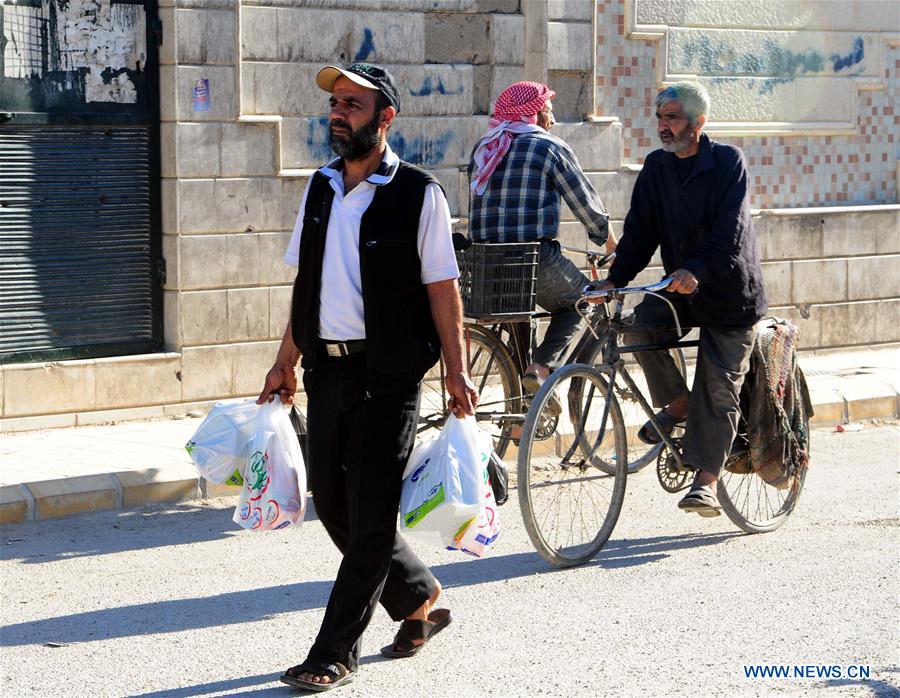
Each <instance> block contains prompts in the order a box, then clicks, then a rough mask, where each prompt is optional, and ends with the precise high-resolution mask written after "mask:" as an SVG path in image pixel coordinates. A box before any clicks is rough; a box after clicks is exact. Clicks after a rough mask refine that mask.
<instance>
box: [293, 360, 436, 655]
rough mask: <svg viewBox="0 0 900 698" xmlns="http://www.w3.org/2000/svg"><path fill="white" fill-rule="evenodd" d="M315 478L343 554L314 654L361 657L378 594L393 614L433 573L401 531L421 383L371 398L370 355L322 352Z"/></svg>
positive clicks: (314, 399) (316, 383)
mask: <svg viewBox="0 0 900 698" xmlns="http://www.w3.org/2000/svg"><path fill="white" fill-rule="evenodd" d="M303 384H304V387H305V388H306V393H307V397H308V404H307V412H308V414H307V419H308V429H309V444H308V455H309V484H310V489H311V490H312V493H313V501H314V503H315V507H316V513H317V514H318V516H319V519H320V520H321V521H322V524H323V525H324V526H325V530H326V531H328V535H329V536H331V539H332V540H333V541H334V544H335V545H336V546H337V547H338V549H339V550H340V551H341V553H343V556H344V558H343V560H342V562H341V566H340V568H339V569H338V573H337V578H336V579H335V582H334V587H333V588H332V590H331V596H330V598H329V599H328V606H327V607H326V609H325V617H324V618H323V620H322V626H321V628H320V629H319V634H318V636H317V637H316V641H315V643H314V644H313V647H312V649H311V650H310V652H309V655H308V659H309V660H312V661H324V662H329V663H330V662H341V663H342V664H344V665H345V666H347V668H349V669H350V670H351V671H355V670H356V668H357V667H358V665H359V655H360V641H361V638H362V634H363V631H364V630H365V629H366V626H367V625H368V624H369V621H370V620H371V618H372V613H373V612H374V611H375V605H376V604H377V603H378V602H379V601H380V602H381V605H382V606H384V608H385V610H387V612H388V614H389V615H390V616H391V618H393V619H394V620H396V621H399V620H402V619H403V618H405V617H406V616H408V615H409V614H410V613H412V612H413V611H415V610H416V609H417V608H419V606H421V605H422V604H423V603H425V601H427V600H428V599H429V597H430V596H431V595H432V594H433V593H434V591H435V589H436V588H437V587H436V581H435V578H434V576H433V575H432V574H431V572H430V571H429V570H428V568H427V567H425V565H423V564H422V562H421V561H420V560H419V558H418V557H416V555H415V553H413V551H412V550H411V549H410V548H409V546H408V545H407V544H406V542H405V541H404V540H403V539H402V538H401V537H400V535H399V534H398V533H397V513H398V510H399V508H400V486H401V479H400V478H401V475H402V474H403V469H404V467H405V466H406V461H407V459H408V458H409V454H410V452H411V451H412V447H413V443H414V441H415V436H416V423H417V420H418V415H419V391H420V386H419V385H415V386H412V387H408V388H405V389H401V390H398V391H397V392H394V393H389V394H381V395H375V396H371V397H369V398H367V397H366V369H365V354H364V353H360V354H354V355H352V356H346V357H338V358H331V357H324V358H323V359H322V360H321V361H319V362H317V364H316V366H315V368H314V369H313V370H311V371H306V372H304V374H303Z"/></svg>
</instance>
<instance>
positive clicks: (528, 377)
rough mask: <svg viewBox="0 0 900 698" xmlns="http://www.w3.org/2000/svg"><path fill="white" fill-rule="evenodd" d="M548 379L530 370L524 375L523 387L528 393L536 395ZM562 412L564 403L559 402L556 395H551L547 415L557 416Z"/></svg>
mask: <svg viewBox="0 0 900 698" xmlns="http://www.w3.org/2000/svg"><path fill="white" fill-rule="evenodd" d="M546 380H547V379H546V378H541V377H540V376H539V375H538V374H536V373H533V372H529V373H526V374H525V375H524V376H522V388H523V389H524V390H525V392H526V393H528V394H529V395H532V396H534V395H537V392H538V390H540V389H541V386H542V385H543V384H544V383H545V382H546ZM560 414H562V405H561V404H560V403H559V400H558V399H557V398H556V395H551V396H550V399H549V400H547V416H548V417H556V416H558V415H560Z"/></svg>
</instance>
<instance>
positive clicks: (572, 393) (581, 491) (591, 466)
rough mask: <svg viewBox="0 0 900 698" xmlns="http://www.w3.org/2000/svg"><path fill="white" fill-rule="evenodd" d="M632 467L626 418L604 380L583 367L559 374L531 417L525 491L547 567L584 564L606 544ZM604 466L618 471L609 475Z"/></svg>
mask: <svg viewBox="0 0 900 698" xmlns="http://www.w3.org/2000/svg"><path fill="white" fill-rule="evenodd" d="M573 405H575V406H574V407H573ZM604 413H605V414H606V422H605V425H604V424H603V419H604ZM625 462H626V443H625V428H624V425H623V423H622V415H621V412H620V411H619V405H618V401H617V400H616V397H615V395H610V393H609V389H608V384H607V381H606V378H605V377H604V375H603V373H601V372H600V371H598V370H596V369H594V368H592V367H590V366H585V365H582V364H569V365H567V366H564V367H563V368H561V369H559V370H558V371H556V372H555V373H553V374H552V375H551V376H550V378H549V379H548V380H547V381H546V382H545V383H544V384H543V386H541V389H540V390H539V391H538V392H537V394H536V395H535V396H534V400H533V401H532V404H531V408H530V409H529V410H528V415H527V416H526V418H525V424H524V426H523V428H522V438H521V440H520V441H519V462H518V486H517V489H518V494H519V506H520V508H521V510H522V518H523V520H524V522H525V528H526V530H527V531H528V536H529V538H530V539H531V542H532V544H533V545H534V547H535V549H536V550H537V551H538V553H540V555H541V557H543V558H544V559H545V560H547V562H549V563H551V564H553V565H557V566H559V567H570V566H573V565H578V564H581V563H584V562H587V561H588V560H590V559H591V558H592V557H593V556H594V555H596V554H597V552H599V550H600V549H601V548H602V547H603V546H604V545H605V544H606V541H607V540H608V539H609V536H610V535H611V534H612V531H613V529H614V528H615V525H616V521H617V520H618V518H619V513H620V511H621V510H622V501H623V500H624V498H625V484H626V480H627V473H626V470H625ZM601 463H603V464H605V463H617V464H618V465H617V466H616V467H615V471H614V472H613V473H612V474H608V473H605V472H603V470H601V469H600V467H599V464H601Z"/></svg>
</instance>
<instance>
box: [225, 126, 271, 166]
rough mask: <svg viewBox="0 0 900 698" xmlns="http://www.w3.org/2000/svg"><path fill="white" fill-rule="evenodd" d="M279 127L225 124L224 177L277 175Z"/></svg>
mask: <svg viewBox="0 0 900 698" xmlns="http://www.w3.org/2000/svg"><path fill="white" fill-rule="evenodd" d="M276 126H277V125H276V124H252V123H232V124H222V129H221V131H222V133H221V139H222V140H221V146H222V148H221V150H222V158H221V175H222V176H223V177H250V176H252V175H270V176H272V175H274V174H276V173H275V129H276Z"/></svg>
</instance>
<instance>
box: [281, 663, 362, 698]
mask: <svg viewBox="0 0 900 698" xmlns="http://www.w3.org/2000/svg"><path fill="white" fill-rule="evenodd" d="M304 673H306V674H313V675H315V676H327V677H328V678H329V679H331V680H330V681H329V682H328V683H318V682H315V681H306V680H305V679H301V678H299V676H296V674H304ZM355 678H356V672H355V671H350V670H349V669H348V668H347V667H345V666H344V665H343V664H341V663H340V662H334V663H333V664H329V663H326V662H311V661H308V660H307V661H305V662H303V664H298V665H297V666H292V667H291V668H290V669H288V670H287V671H286V672H284V674H282V675H281V683H286V684H287V685H288V686H294V687H295V688H302V689H304V690H306V691H316V692H317V693H321V692H322V691H330V690H331V689H332V688H337V687H338V686H343V685H344V684H348V683H350V682H351V681H353V679H355Z"/></svg>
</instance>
